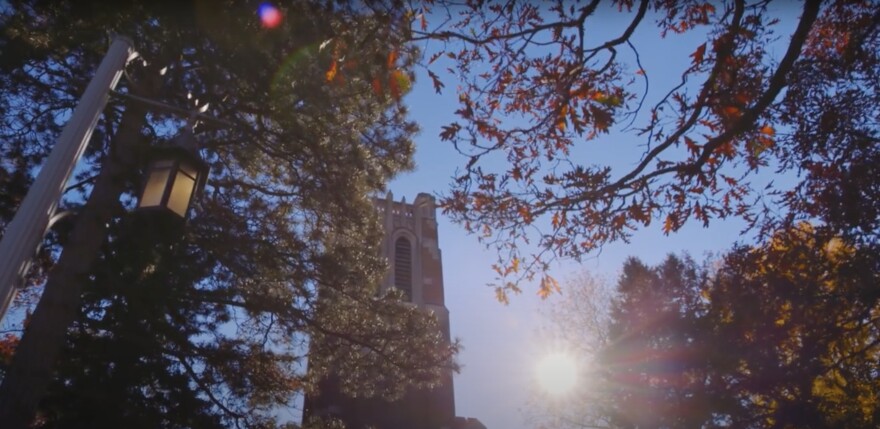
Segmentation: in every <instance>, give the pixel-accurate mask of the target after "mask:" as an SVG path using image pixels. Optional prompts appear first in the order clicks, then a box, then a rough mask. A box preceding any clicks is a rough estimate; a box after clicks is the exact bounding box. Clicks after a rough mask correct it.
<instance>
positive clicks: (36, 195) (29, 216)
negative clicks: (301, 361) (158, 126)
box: [0, 36, 137, 320]
mask: <svg viewBox="0 0 880 429" xmlns="http://www.w3.org/2000/svg"><path fill="white" fill-rule="evenodd" d="M136 56H137V53H136V52H135V51H134V48H133V44H132V42H131V40H129V39H128V38H126V37H122V36H116V37H115V38H114V39H113V43H112V44H111V45H110V49H109V50H108V52H107V55H106V56H104V59H103V60H102V61H101V64H100V66H98V70H97V71H96V72H95V76H94V77H93V78H92V80H91V82H90V83H89V85H88V87H87V88H86V91H85V93H84V94H83V96H82V98H81V99H80V102H79V104H77V106H76V109H74V111H73V115H72V116H71V117H70V120H69V121H68V122H67V124H66V125H65V126H64V130H63V131H62V132H61V136H60V137H59V138H58V141H57V143H56V144H55V147H54V148H53V149H52V152H51V153H50V154H49V157H48V159H47V160H46V163H45V164H44V165H43V168H42V169H41V170H40V173H39V175H38V176H37V178H36V180H35V181H34V184H33V185H32V186H31V188H30V190H28V193H27V195H26V196H25V198H24V200H23V201H22V203H21V206H20V207H19V209H18V211H17V212H16V213H15V216H14V217H13V218H12V221H11V222H9V224H8V225H7V226H6V230H5V232H4V234H3V238H2V240H0V320H2V319H3V317H4V316H5V315H6V311H7V310H8V309H9V304H10V303H11V302H12V298H13V297H14V296H15V290H16V288H17V286H18V284H19V282H20V281H21V279H22V278H23V276H24V275H25V274H26V271H27V268H28V266H29V265H30V263H29V261H30V260H31V258H33V257H34V253H35V252H36V249H37V246H38V245H39V243H40V241H42V239H43V236H44V235H45V234H46V230H47V228H48V227H49V220H50V219H51V218H52V216H53V215H54V214H55V209H56V207H57V205H58V201H59V200H60V198H61V194H62V192H63V191H64V186H65V184H66V183H67V180H68V178H69V177H70V175H71V173H72V172H73V169H74V166H75V165H76V163H77V161H78V160H79V158H80V157H81V156H82V154H83V152H84V151H85V148H86V145H87V144H88V141H89V138H90V137H91V135H92V131H93V130H94V129H95V125H96V123H97V121H98V117H99V116H100V115H101V112H102V111H103V110H104V106H105V105H106V104H107V98H108V97H109V91H110V90H111V89H113V88H114V87H115V86H116V84H117V83H118V82H119V78H120V77H121V75H122V69H123V67H125V64H127V63H128V61H130V60H132V59H133V58H135V57H136Z"/></svg>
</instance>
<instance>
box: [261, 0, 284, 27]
mask: <svg viewBox="0 0 880 429" xmlns="http://www.w3.org/2000/svg"><path fill="white" fill-rule="evenodd" d="M257 15H259V16H260V22H261V23H262V24H263V28H275V27H277V26H279V25H281V11H280V10H278V8H277V7H275V6H272V5H271V4H269V3H263V4H261V5H260V7H259V8H257Z"/></svg>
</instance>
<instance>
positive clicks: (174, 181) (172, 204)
mask: <svg viewBox="0 0 880 429" xmlns="http://www.w3.org/2000/svg"><path fill="white" fill-rule="evenodd" d="M207 176H208V165H207V164H206V163H205V162H204V161H203V160H202V159H201V157H200V156H199V153H198V149H197V146H196V145H195V138H194V137H193V133H192V131H191V130H189V129H186V130H184V131H183V132H182V133H181V134H180V135H179V136H177V137H176V138H175V139H174V141H173V142H172V143H171V145H168V146H160V147H156V148H154V149H152V151H151V153H150V155H149V161H148V164H147V170H146V183H145V184H144V187H143V190H142V191H141V195H140V199H139V200H138V211H139V212H145V213H146V212H160V213H166V214H167V216H170V217H171V218H174V219H179V220H180V221H184V220H186V215H187V212H188V211H189V208H190V206H191V205H192V202H193V200H194V198H195V197H196V196H197V195H198V194H199V192H201V190H202V189H203V188H204V186H205V180H206V179H207Z"/></svg>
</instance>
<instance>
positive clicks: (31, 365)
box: [0, 38, 207, 429]
mask: <svg viewBox="0 0 880 429" xmlns="http://www.w3.org/2000/svg"><path fill="white" fill-rule="evenodd" d="M134 56H135V54H134V51H133V49H132V44H131V42H130V41H129V40H128V39H125V38H117V39H115V40H114V42H113V45H112V46H111V49H110V52H109V53H108V54H107V56H106V57H105V58H104V60H103V61H102V62H101V65H100V67H99V68H98V72H97V73H96V76H95V78H94V79H93V80H92V82H91V83H90V84H89V86H88V88H87V90H86V93H85V95H84V96H83V99H82V101H81V102H80V104H79V105H78V106H77V108H76V110H75V111H74V115H73V116H72V117H71V120H70V121H69V122H68V124H67V125H65V129H64V132H63V133H62V136H61V138H59V143H58V144H57V145H56V148H55V149H53V153H52V154H51V155H50V159H49V161H47V164H46V165H45V166H44V167H43V169H42V170H41V172H40V175H39V176H38V178H37V181H36V182H35V184H34V186H33V187H31V189H30V190H29V191H28V194H27V197H26V198H25V201H24V202H23V203H22V206H21V208H20V209H19V210H18V212H17V213H16V215H15V217H14V219H13V221H12V222H10V224H9V225H8V226H7V228H6V235H4V237H3V243H2V245H0V248H2V252H3V253H0V263H2V277H0V280H2V284H0V299H2V302H0V304H2V305H3V307H2V308H0V310H3V314H0V316H3V315H4V314H5V310H6V309H7V308H8V305H9V302H10V301H11V299H12V296H13V294H14V285H15V283H17V282H18V279H20V278H21V276H22V275H23V274H24V273H25V271H26V265H25V264H26V263H27V261H28V260H29V259H30V258H31V257H32V256H33V254H34V249H35V248H36V246H37V245H38V244H39V242H40V240H41V239H42V237H43V235H44V234H45V230H46V226H47V225H48V222H49V219H50V218H51V215H52V214H53V213H54V211H55V207H56V205H57V202H58V200H59V198H60V196H61V193H62V192H63V188H64V185H65V182H66V181H67V177H68V176H69V175H70V173H71V172H72V170H73V168H74V165H75V164H76V161H77V160H78V159H79V157H80V156H81V155H82V152H83V150H84V149H85V146H86V143H87V141H88V139H89V136H90V135H91V133H92V130H93V129H94V127H95V124H96V122H97V118H98V116H100V113H101V111H102V110H103V107H104V105H105V104H106V102H107V97H108V92H109V91H110V89H111V88H112V87H114V86H115V85H116V83H117V82H118V80H119V77H120V74H121V71H122V67H124V66H125V64H126V63H127V62H128V61H129V60H131V59H133V58H134ZM139 83H141V85H140V86H141V87H142V88H143V89H141V92H142V93H146V94H152V93H154V92H155V91H157V90H158V88H159V87H160V85H161V82H160V81H158V80H156V79H145V81H144V82H139ZM133 98H139V95H136V96H135V97H133ZM146 104H153V105H155V104H157V103H154V102H150V103H146ZM166 107H167V106H166ZM172 110H180V109H174V108H172ZM196 116H198V115H196ZM145 121H146V109H145V107H144V103H132V104H131V105H128V106H127V107H126V109H125V112H124V113H123V115H122V118H121V119H120V124H119V127H118V128H117V130H116V133H115V134H114V137H113V143H112V144H113V145H114V156H111V157H107V158H105V160H104V162H103V163H102V165H101V169H100V173H99V174H98V176H97V178H96V179H95V182H94V186H93V188H92V191H91V193H90V194H89V197H88V199H87V200H86V202H85V204H84V205H83V207H82V209H81V210H80V212H79V216H78V217H77V220H76V224H75V226H74V228H73V230H72V232H71V233H70V235H69V239H68V242H67V244H66V245H65V246H64V249H63V250H62V252H61V254H60V256H59V257H58V261H57V262H56V264H55V265H54V266H53V267H52V270H51V271H50V272H49V275H48V276H47V279H46V282H45V285H44V287H43V294H42V296H41V298H40V301H39V302H38V303H37V306H36V308H35V310H34V312H33V313H32V315H31V318H30V323H29V324H28V326H27V328H26V330H25V333H24V335H23V336H22V337H21V341H20V342H19V344H18V346H17V348H16V350H15V354H14V355H13V358H12V363H11V364H10V365H9V367H8V368H7V371H6V374H5V375H4V377H3V381H2V384H0V426H2V427H3V428H4V429H26V428H28V427H30V424H31V422H32V420H33V417H34V414H35V412H36V409H37V406H38V404H39V401H40V399H41V398H42V397H43V395H44V393H45V391H46V389H47V388H48V386H49V384H50V382H51V380H52V376H53V368H54V366H55V362H56V360H57V358H58V356H59V353H60V351H61V349H62V348H63V346H64V343H65V340H66V337H67V330H68V329H69V327H70V326H71V324H72V323H73V322H74V320H75V319H76V315H77V314H78V312H79V310H80V302H81V294H82V291H83V288H84V287H85V285H86V283H87V280H88V278H89V270H90V267H91V266H92V265H93V264H94V263H95V261H96V260H97V255H98V254H99V252H100V248H101V246H102V244H103V243H104V241H105V239H106V237H107V230H108V228H107V226H108V225H109V223H110V221H111V220H112V219H113V217H114V216H116V215H118V208H119V197H120V195H121V194H122V193H123V192H125V191H126V186H125V184H126V180H125V178H127V177H129V176H130V174H131V172H132V171H133V170H135V169H137V168H138V160H139V156H138V154H139V153H141V152H142V151H141V150H140V148H139V147H138V145H139V141H140V137H141V128H142V126H143V125H144V123H145ZM69 130H73V131H69ZM176 142H177V143H176V144H175V145H173V146H171V147H165V148H158V149H157V151H156V152H155V153H154V154H153V156H152V157H151V159H152V161H153V162H152V163H151V164H150V167H149V168H148V174H149V175H148V177H147V179H146V181H145V182H146V186H145V187H144V189H143V191H142V195H141V196H140V200H139V201H140V202H139V206H140V207H141V209H142V210H146V211H149V210H155V211H158V212H160V213H161V216H166V219H167V218H172V219H173V218H175V217H176V219H177V222H178V224H179V225H182V224H183V220H184V216H185V215H186V214H187V212H188V210H189V206H190V204H191V202H192V199H193V197H194V196H195V195H196V194H197V193H198V191H199V190H200V189H201V187H202V186H204V183H205V177H206V173H207V167H206V165H205V163H204V162H202V161H201V159H200V158H199V157H198V152H197V148H196V146H195V145H194V139H193V138H192V131H191V130H189V129H185V130H184V131H183V133H182V134H181V136H180V138H178V139H177V140H176ZM56 153H63V154H62V155H56ZM44 176H45V177H48V178H44ZM44 218H45V219H44Z"/></svg>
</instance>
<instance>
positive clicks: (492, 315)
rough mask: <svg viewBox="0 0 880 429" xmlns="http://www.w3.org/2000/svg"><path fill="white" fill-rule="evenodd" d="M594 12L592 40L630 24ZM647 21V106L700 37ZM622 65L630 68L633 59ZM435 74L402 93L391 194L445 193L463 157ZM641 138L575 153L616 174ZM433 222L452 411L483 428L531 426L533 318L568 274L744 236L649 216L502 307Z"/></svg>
mask: <svg viewBox="0 0 880 429" xmlns="http://www.w3.org/2000/svg"><path fill="white" fill-rule="evenodd" d="M775 12H777V13H779V15H780V16H781V17H783V18H785V17H789V18H795V17H796V16H797V13H796V12H795V9H791V10H785V9H783V10H777V11H775ZM599 18H600V19H598V20H596V21H597V23H598V25H597V26H596V27H588V30H590V31H595V32H596V33H595V34H597V35H598V36H600V37H601V36H602V35H603V34H609V32H612V33H619V32H620V31H621V30H622V28H623V26H625V25H626V24H627V23H628V22H629V15H621V14H617V13H614V14H610V13H605V14H603V15H601V16H600V17H599ZM789 21H793V20H789ZM653 23H654V17H651V16H649V17H648V18H646V20H645V21H644V22H643V25H642V26H641V27H640V28H639V29H638V31H637V32H636V33H635V34H634V37H633V43H634V44H635V46H636V48H637V49H638V50H639V53H640V56H641V61H642V65H643V66H644V68H645V70H646V71H647V73H648V74H649V77H650V79H651V92H650V93H649V100H648V104H647V105H650V103H649V102H650V100H651V99H656V97H658V94H661V95H662V94H663V93H665V92H666V91H668V90H669V88H670V87H671V86H672V85H674V84H675V83H677V80H678V79H679V76H680V73H681V72H682V70H683V69H684V68H686V67H687V65H688V64H689V63H690V61H691V59H690V58H689V55H690V54H691V53H692V52H693V51H694V49H696V47H697V46H698V45H700V44H701V43H703V42H705V38H704V37H702V36H701V35H700V34H699V33H693V34H687V35H669V36H668V37H667V38H666V39H660V37H659V31H658V29H657V27H656V26H654V25H653ZM792 28H793V26H792V22H783V23H782V25H780V28H779V30H778V31H779V35H780V36H781V42H783V43H785V42H787V40H788V35H789V34H790V29H792ZM431 49H433V47H432V46H430V45H428V46H427V47H426V51H427V53H428V55H430V53H431ZM782 49H784V46H780V47H779V48H778V49H775V50H776V52H774V47H771V49H770V52H771V53H774V54H775V56H776V58H779V57H780V56H781V52H782ZM624 61H625V62H627V61H628V64H629V65H630V66H633V67H634V61H631V60H626V59H625V60H624ZM441 70H442V69H441ZM441 77H444V78H445V79H446V80H445V83H446V88H445V89H444V92H443V94H442V95H437V94H435V93H434V89H433V86H432V85H431V81H430V79H428V78H427V76H426V75H425V74H423V73H421V74H419V75H418V76H417V80H416V83H415V85H414V87H413V90H412V92H411V93H410V94H409V95H408V96H407V98H406V103H407V104H408V105H409V107H410V110H411V114H412V117H413V118H414V119H415V120H416V121H417V122H418V123H419V124H420V126H421V129H422V132H421V134H420V135H419V136H418V137H417V138H416V144H417V148H416V156H415V158H416V169H415V171H413V172H410V173H406V174H402V175H401V176H399V177H398V178H397V179H396V180H395V181H393V182H392V183H391V184H390V187H389V188H390V190H391V191H392V192H393V193H394V196H395V199H397V200H399V199H400V198H401V197H404V196H405V197H406V198H407V200H408V201H412V200H413V198H415V196H416V194H418V193H419V192H429V193H434V194H437V193H442V192H444V191H445V190H446V189H448V186H449V183H450V182H451V177H452V176H453V175H454V174H455V169H456V167H459V166H462V165H463V164H464V162H465V161H466V159H465V158H463V157H462V156H461V155H459V154H458V153H457V152H456V151H455V149H454V148H453V147H452V145H451V144H449V143H446V142H442V141H440V139H439V137H438V134H439V132H440V127H441V126H442V125H446V124H448V123H449V122H452V121H454V120H455V117H454V115H453V112H454V111H455V110H456V108H457V95H456V93H455V86H456V82H455V81H454V80H451V79H452V78H451V77H448V76H443V74H441ZM641 143H642V141H641V140H640V139H638V138H637V137H635V136H634V135H632V134H628V135H621V134H612V135H608V136H605V137H602V138H599V139H598V140H597V141H595V142H591V143H589V144H588V145H581V147H579V148H578V149H577V150H578V152H576V154H577V155H576V156H579V157H583V162H584V163H598V164H607V165H611V166H612V168H614V169H615V171H617V169H623V168H628V167H630V166H632V165H633V164H635V163H636V162H637V161H638V160H639V154H640V153H642V151H643V149H644V148H643V147H640V146H639V145H640V144H641ZM609 148H610V149H609ZM773 176H774V175H773V173H772V169H769V168H768V169H766V171H765V172H764V173H763V177H761V179H762V180H769V179H776V180H777V182H778V181H779V179H780V178H778V177H773ZM438 222H439V229H440V247H441V249H442V251H443V267H444V284H445V288H446V306H447V307H448V308H449V311H450V315H451V325H452V334H453V336H456V337H458V338H460V339H461V340H462V342H463V345H464V351H463V352H462V353H461V354H460V355H459V362H460V363H461V364H463V369H462V371H461V373H460V374H458V375H457V376H456V377H455V393H456V412H457V414H458V415H460V416H469V417H477V418H479V419H480V420H481V421H482V422H483V423H484V424H485V425H486V427H487V428H489V429H525V428H531V427H534V426H533V425H531V424H529V422H528V421H527V417H528V415H529V413H528V412H527V411H528V408H529V404H530V403H533V402H534V401H536V400H541V399H542V398H541V396H540V390H539V389H538V388H537V384H536V381H535V376H534V374H535V365H536V362H537V360H538V359H540V358H541V357H542V356H544V355H546V354H547V353H549V352H551V351H552V350H553V348H554V347H556V346H557V345H556V344H553V340H552V338H547V337H546V335H542V334H541V333H540V328H541V326H542V325H545V326H546V323H545V322H544V319H543V318H542V316H541V314H542V313H544V314H546V313H547V312H549V311H550V310H551V307H552V305H553V303H554V302H558V301H556V300H559V299H565V290H564V287H565V283H566V279H567V278H570V277H572V276H573V274H574V273H576V272H578V271H579V270H589V271H590V272H592V273H594V274H598V275H600V276H603V277H605V278H607V279H609V280H612V281H613V280H614V279H615V278H616V276H617V272H618V269H619V268H620V267H621V266H622V264H623V261H624V260H625V258H626V257H628V256H631V255H632V256H638V257H639V258H641V259H642V260H643V261H645V262H646V263H649V264H653V263H657V262H659V261H660V260H661V259H662V258H663V257H664V256H665V255H666V254H668V253H670V252H673V253H678V252H685V251H686V252H689V253H690V254H691V255H692V256H694V257H695V258H697V259H700V258H702V256H703V255H704V254H705V253H707V252H722V251H724V250H725V249H728V248H729V247H730V246H731V245H732V244H733V243H734V242H736V241H741V240H746V241H748V237H741V235H740V232H741V230H742V229H743V227H744V224H743V222H742V221H740V220H737V219H729V220H725V221H723V222H720V221H719V222H715V223H713V224H712V225H710V227H708V228H703V227H702V225H701V224H698V223H695V222H691V223H689V224H687V225H685V226H684V227H683V228H682V229H681V230H679V231H678V232H676V233H674V234H671V235H669V236H665V235H664V234H663V233H662V232H661V230H660V228H661V224H662V222H658V221H656V220H655V222H653V223H652V224H651V225H650V227H648V228H644V229H642V230H639V231H637V232H636V233H635V235H634V236H633V238H632V240H631V242H630V243H629V244H625V243H613V244H611V245H608V246H606V247H605V248H603V249H602V251H601V252H600V253H598V254H595V255H591V257H589V258H587V259H586V260H584V261H583V262H582V263H580V264H577V263H575V262H574V261H561V262H560V263H558V264H556V265H555V266H554V267H553V272H552V274H553V275H554V276H555V277H556V278H557V279H559V280H560V282H561V284H562V285H563V294H562V296H556V297H553V298H551V299H549V300H547V301H542V300H541V299H539V298H538V297H537V295H536V291H537V285H536V284H533V285H526V287H525V288H524V290H523V293H522V294H521V295H517V296H513V297H512V299H511V302H510V304H509V305H507V306H504V305H502V304H500V303H499V302H498V301H496V300H495V296H494V290H493V289H492V288H490V287H488V286H486V285H487V284H489V283H491V282H492V281H493V278H494V273H493V272H492V270H491V268H490V267H491V264H492V263H493V262H495V255H494V254H493V253H492V251H491V250H487V249H485V248H484V247H483V246H482V245H481V244H479V243H478V242H477V239H476V237H475V236H469V235H467V234H466V233H465V232H464V229H463V228H462V227H460V226H459V225H456V224H453V223H451V222H450V220H449V219H448V218H446V217H444V216H443V215H442V214H439V213H438Z"/></svg>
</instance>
